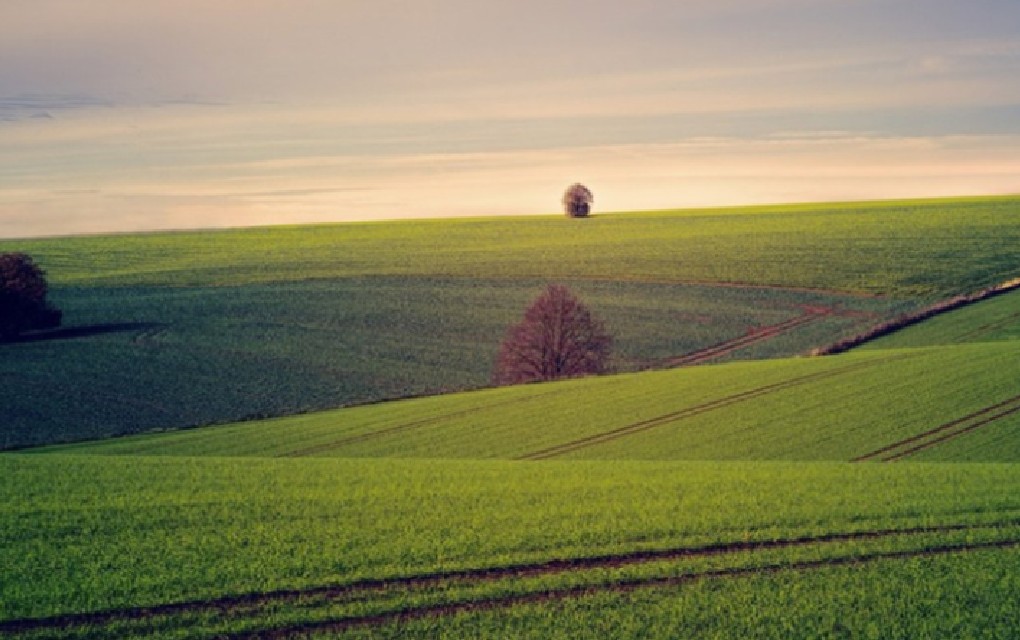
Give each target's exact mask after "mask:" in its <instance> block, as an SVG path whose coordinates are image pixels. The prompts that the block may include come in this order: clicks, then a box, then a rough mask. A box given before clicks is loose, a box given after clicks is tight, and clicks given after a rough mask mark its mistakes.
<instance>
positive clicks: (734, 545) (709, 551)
mask: <svg viewBox="0 0 1020 640" xmlns="http://www.w3.org/2000/svg"><path fill="white" fill-rule="evenodd" d="M1010 527H1020V518H1014V519H1007V520H1003V521H999V522H991V523H956V524H942V525H929V526H917V527H908V528H900V529H871V530H861V531H851V532H837V533H828V534H822V535H815V536H798V537H790V538H778V539H773V540H759V541H743V540H741V541H735V542H723V543H714V544H708V545H703V546H698V547H674V548H667V549H653V550H646V551H633V552H626V553H616V554H605V555H600V556H590V557H580V558H567V559H554V560H547V561H543V562H534V563H518V564H509V565H502V566H494V567H485V568H474V569H460V570H452V571H437V572H431V573H422V574H418V575H409V576H397V577H393V578H378V579H364V580H359V581H355V582H351V583H349V584H342V585H323V586H316V587H308V588H299V589H281V590H276V591H267V592H253V593H247V594H241V595H234V596H224V597H219V598H211V599H206V600H190V601H184V602H172V603H165V604H156V605H151V606H139V607H125V608H121V609H109V610H105V611H95V612H88V613H71V614H62V615H56V616H51V617H44V618H18V619H11V620H5V621H0V634H4V633H19V632H28V631H37V630H45V629H50V630H56V629H70V628H74V627H77V626H85V625H88V626H98V625H106V624H110V623H117V622H124V621H137V620H145V619H148V618H152V617H157V616H172V615H179V614H190V613H199V612H217V613H219V614H230V613H233V612H241V611H244V610H247V609H253V608H258V607H264V606H270V605H280V604H286V603H289V602H295V601H298V600H301V599H308V598H319V599H323V600H329V601H336V600H340V599H343V598H356V597H358V596H364V595H367V594H371V593H377V592H381V591H386V590H388V589H400V588H412V589H413V588H421V587H435V586H442V585H443V584H445V583H450V582H457V583H464V586H471V584H472V583H475V584H481V583H486V582H494V581H498V580H503V579H512V578H525V577H533V576H542V575H552V574H558V573H567V572H572V571H583V570H589V569H611V568H618V567H623V566H628V565H635V564H642V563H649V562H656V561H668V560H682V559H686V558H703V557H711V556H719V555H726V554H732V553H739V552H751V553H754V552H762V551H767V550H772V549H784V548H797V547H805V546H811V545H826V544H832V543H841V542H853V541H861V540H879V539H884V538H892V537H896V536H911V535H924V534H939V533H952V532H961V531H980V530H992V529H1003V528H1010ZM993 544H1003V545H1018V544H1020V539H1017V540H1009V541H1005V542H1002V543H993ZM951 548H953V549H956V548H961V547H955V546H953V547H951ZM924 551H926V550H922V551H921V552H918V551H909V552H896V553H906V554H917V555H920V554H923V552H924ZM866 557H867V556H852V557H849V558H847V559H846V562H854V561H857V560H859V559H861V558H866ZM826 562H828V561H820V563H821V564H824V563H826ZM769 566H770V565H766V566H765V567H760V566H759V567H753V568H728V569H719V570H715V571H711V572H707V573H705V574H689V575H688V576H681V578H682V579H684V580H686V579H691V578H692V577H698V576H702V577H711V576H712V575H714V574H719V575H729V574H738V575H749V574H753V573H756V572H760V571H767V570H768V567H769ZM776 566H778V567H781V568H790V567H793V566H795V564H782V565H776ZM657 580H660V579H651V582H649V581H648V580H646V579H638V580H636V581H634V582H635V586H643V585H645V584H655V581H657ZM613 584H615V583H610V585H609V588H612V587H613ZM606 588H607V587H606V586H601V585H600V586H587V587H583V588H570V589H563V590H553V592H555V593H559V592H560V591H562V592H564V593H567V595H564V596H557V597H568V596H569V593H573V592H574V591H577V590H578V589H580V590H581V591H583V592H587V591H589V590H604V589H606ZM541 593H546V592H541ZM541 593H540V594H527V595H525V596H520V597H522V598H537V596H540V595H541ZM515 598H516V597H515ZM537 599H541V598H537ZM491 601H492V602H493V603H500V602H503V599H501V598H493V599H491ZM511 604H512V602H511ZM472 606H474V605H472V604H470V603H454V604H447V605H435V606H430V607H426V608H424V610H425V611H433V610H434V611H435V612H443V611H447V612H456V611H457V610H461V609H462V608H464V607H466V608H471V607H472ZM495 606H502V605H500V604H493V605H492V607H495ZM451 607H452V608H453V609H449V608H451ZM448 609H449V611H448ZM416 611H417V609H416ZM406 613H407V610H403V611H398V612H393V613H386V614H380V615H379V616H367V617H364V618H345V619H343V620H341V621H331V622H330V623H329V624H331V625H332V624H341V625H342V626H343V627H346V626H354V625H361V624H372V623H376V624H381V623H383V622H386V621H388V620H399V619H403V617H404V616H405V615H406ZM424 615H433V614H429V613H426V614H424ZM413 617H416V616H413ZM337 628H342V627H337ZM301 630H303V627H302V628H301V629H298V628H288V629H287V630H286V631H287V633H296V632H299V631H301ZM281 631H282V630H279V629H277V630H269V631H268V632H267V633H269V634H270V635H267V636H262V635H259V634H256V635H255V636H243V635H242V636H237V637H282V636H280V635H272V634H277V633H280V632H281Z"/></svg>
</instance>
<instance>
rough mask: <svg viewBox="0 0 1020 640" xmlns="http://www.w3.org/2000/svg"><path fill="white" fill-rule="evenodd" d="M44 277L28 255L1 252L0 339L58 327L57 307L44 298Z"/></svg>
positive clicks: (58, 315)
mask: <svg viewBox="0 0 1020 640" xmlns="http://www.w3.org/2000/svg"><path fill="white" fill-rule="evenodd" d="M44 276H45V272H44V271H43V270H42V269H40V268H39V267H38V266H37V265H36V264H35V262H34V261H33V260H32V258H31V256H28V255H26V254H24V253H3V254H0V340H13V339H14V338H16V337H18V336H19V335H21V334H22V333H24V332H25V331H34V330H39V329H52V328H54V327H59V326H60V319H61V313H60V310H59V309H56V308H54V307H53V306H51V305H50V304H49V303H48V302H47V301H46V294H47V286H46V278H45V277H44Z"/></svg>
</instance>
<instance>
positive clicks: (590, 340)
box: [492, 284, 613, 385]
mask: <svg viewBox="0 0 1020 640" xmlns="http://www.w3.org/2000/svg"><path fill="white" fill-rule="evenodd" d="M612 342H613V340H612V337H610V336H609V335H608V334H607V333H606V332H605V330H604V329H603V326H602V323H601V322H600V321H598V320H597V319H595V318H593V317H592V315H591V312H590V311H589V310H588V308H587V307H586V306H585V305H584V304H583V303H582V302H581V301H580V300H578V299H577V298H576V297H574V295H573V294H572V293H571V292H570V290H569V289H567V288H566V287H565V286H563V285H556V284H554V285H549V287H548V288H546V290H545V291H544V292H543V293H542V295H540V296H539V297H538V298H536V299H535V301H534V302H532V304H531V306H530V307H528V309H527V311H525V312H524V319H523V320H521V322H520V323H518V324H516V325H514V326H513V327H511V328H510V329H509V330H508V331H507V334H506V338H505V339H504V340H503V344H502V346H501V347H500V349H499V357H498V358H497V361H496V367H495V370H494V371H493V376H492V378H493V382H494V383H495V384H498V385H505V384H518V383H522V382H535V381H540V380H556V379H559V378H573V377H577V376H583V375H588V374H597V373H603V372H605V371H606V368H607V365H608V360H609V353H610V351H611V349H612Z"/></svg>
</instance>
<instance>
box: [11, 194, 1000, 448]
mask: <svg viewBox="0 0 1020 640" xmlns="http://www.w3.org/2000/svg"><path fill="white" fill-rule="evenodd" d="M1018 222H1020V198H1017V197H1002V198H967V199H942V200H917V201H898V202H875V203H846V204H824V205H787V206H774V207H746V208H733V209H709V210H681V211H665V212H651V213H647V212H646V213H630V214H612V215H600V216H596V217H594V218H592V219H587V220H567V219H563V218H560V217H530V218H529V217H519V218H491V219H468V220H429V221H406V222H387V223H365V224H340V225H323V226H315V227H269V228H257V229H238V230H228V231H203V232H180V233H155V234H133V235H116V236H83V237H72V238H50V239H37V240H19V241H15V240H8V241H0V251H12V250H18V251H26V252H29V253H31V254H32V255H33V256H35V258H36V260H37V261H38V262H39V264H41V265H42V266H43V267H44V268H45V269H46V270H47V271H48V275H49V278H50V281H51V284H52V298H53V299H54V301H55V302H56V304H57V305H58V306H59V307H60V308H62V309H63V310H64V320H65V329H64V330H62V331H60V332H57V333H55V334H53V335H51V336H49V337H48V339H39V340H32V341H28V342H22V343H18V344H8V345H2V346H0V352H2V354H3V358H2V359H0V379H2V380H3V382H4V384H3V385H0V404H2V405H3V406H4V407H5V411H4V415H3V424H2V427H3V428H2V430H0V449H11V448H19V447H25V446H31V445H37V444H44V443H48V442H69V441H78V440H85V439H90V438H97V437H107V436H112V435H120V434H127V433H138V432H145V431H150V430H162V429H174V428H181V427H190V426H200V425H207V424H218V423H228V422H235V421H238V420H245V419H251V418H259V417H268V416H281V415H291V414H297V413H302V412H307V411H315V410H322V409H327V408H335V407H341V406H348V405H351V404H359V403H365V402H375V401H379V400H384V399H392V398H401V397H406V396H418V395H427V394H435V393H441V392H447V391H453V390H461V389H473V388H478V387H483V386H486V385H487V384H488V382H489V377H490V371H491V366H492V362H493V359H494V357H495V354H496V352H497V349H498V345H499V342H500V340H501V339H502V337H503V334H504V332H505V330H506V328H507V327H508V326H509V325H510V324H511V323H513V322H515V321H516V320H517V319H518V318H519V317H520V314H521V313H522V311H523V309H524V308H525V307H526V306H527V304H528V302H529V301H530V300H531V299H532V298H534V296H535V295H537V293H538V292H540V291H541V290H542V289H543V288H544V286H545V285H546V284H548V283H549V282H550V281H551V280H557V281H562V282H564V283H566V284H568V285H569V286H571V288H572V289H574V290H575V291H576V292H577V293H578V295H580V296H581V297H582V299H584V300H585V302H586V303H587V304H588V305H589V306H590V307H591V308H592V309H593V311H594V312H595V313H596V315H598V316H600V317H602V318H603V319H604V320H605V322H606V324H607V327H608V329H609V330H610V333H612V334H613V335H614V337H615V338H616V357H615V360H614V363H613V364H614V366H615V368H616V369H617V370H618V371H636V370H640V369H643V368H648V367H652V368H656V367H660V366H663V365H666V364H670V363H682V362H686V360H684V358H685V356H688V355H689V354H692V353H697V352H699V351H700V350H704V349H708V348H712V347H715V346H718V345H722V350H721V351H720V352H719V354H718V355H717V356H716V357H713V358H712V359H711V360H712V361H725V360H728V359H749V358H775V357H784V356H791V355H796V354H800V353H804V352H807V351H809V350H810V349H812V348H814V347H816V346H819V345H825V344H829V343H832V342H835V341H837V340H839V339H841V338H844V337H847V336H850V335H854V334H857V333H859V332H861V331H863V330H864V329H866V328H867V327H869V326H872V325H874V324H878V323H880V322H882V321H884V320H887V319H889V318H892V317H895V316H897V315H899V314H900V313H903V312H906V311H910V310H913V309H916V308H918V307H920V306H922V305H923V304H925V303H928V302H931V301H932V300H934V299H936V298H939V297H943V296H946V295H950V294H954V293H959V292H970V291H974V290H976V289H979V288H982V287H985V286H989V285H993V284H997V283H999V282H1002V281H1003V280H1006V279H1008V278H1010V277H1013V276H1015V272H1016V269H1017V265H1016V261H1015V252H1014V247H1015V246H1017V241H1018V240H1020V231H1018V229H1020V224H1018ZM879 294H881V295H879ZM876 296H878V297H876ZM772 327H778V328H779V329H781V330H777V331H775V332H772V331H771V329H770V328H772ZM755 332H757V333H755ZM748 336H751V339H748ZM168 372H169V373H168Z"/></svg>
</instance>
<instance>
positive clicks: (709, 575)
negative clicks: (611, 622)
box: [220, 540, 1020, 640]
mask: <svg viewBox="0 0 1020 640" xmlns="http://www.w3.org/2000/svg"><path fill="white" fill-rule="evenodd" d="M1017 546H1020V540H996V541H992V542H978V543H965V544H957V545H939V546H934V547H926V548H924V549H918V550H907V551H882V552H875V553H869V554H861V555H857V556H843V557H837V558H826V559H822V560H804V561H800V562H789V563H774V564H766V565H760V566H755V567H733V568H726V569H713V570H708V571H700V572H696V573H688V574H683V575H678V576H661V577H655V578H633V579H625V580H617V581H614V582H609V583H604V584H598V585H583V586H575V587H564V588H560V589H545V590H542V591H537V592H531V593H525V594H521V595H512V596H501V597H494V598H478V599H474V600H466V601H462V602H454V603H448V604H436V605H426V606H420V607H408V608H405V609H399V610H397V611H391V612H387V613H380V614H374V615H365V616H351V617H347V618H340V619H336V620H324V621H321V622H313V623H305V624H298V625H292V626H285V627H278V628H275V629H265V630H261V631H256V632H244V633H237V634H228V635H223V636H220V637H222V638H224V639H227V640H277V639H282V638H289V637H292V636H294V635H296V634H302V635H305V634H309V633H320V632H339V631H345V630H347V629H351V628H355V627H379V626H383V625H386V624H393V623H402V622H411V621H414V620H420V619H425V618H440V617H447V616H452V615H456V614H459V613H471V612H479V611H491V610H495V609H506V608H510V607H514V606H519V605H530V604H542V603H546V602H555V601H559V600H569V599H577V598H583V597H586V596H591V595H596V594H599V593H628V592H631V591H635V590H638V589H649V588H656V587H673V586H678V585H682V584H688V583H691V582H697V581H701V580H712V579H734V578H745V577H751V576H760V575H771V574H776V573H780V572H783V571H809V570H818V569H827V568H833V567H842V566H850V565H860V564H865V563H869V562H877V561H881V560H902V559H908V558H925V557H934V556H939V555H946V554H950V553H965V552H969V551H982V550H989V549H1006V548H1012V547H1017Z"/></svg>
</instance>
